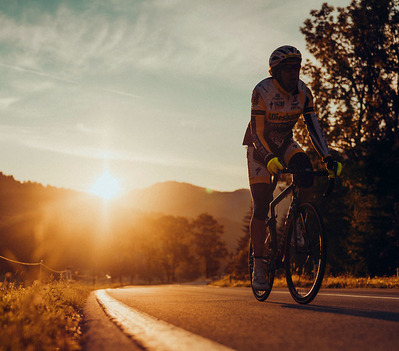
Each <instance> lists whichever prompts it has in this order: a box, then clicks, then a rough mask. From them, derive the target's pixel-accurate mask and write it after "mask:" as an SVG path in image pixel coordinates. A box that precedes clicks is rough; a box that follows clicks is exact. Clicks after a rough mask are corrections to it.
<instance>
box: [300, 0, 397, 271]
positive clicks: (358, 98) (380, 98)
mask: <svg viewBox="0 0 399 351" xmlns="http://www.w3.org/2000/svg"><path fill="white" fill-rule="evenodd" d="M398 5H399V2H398V0H354V1H352V2H351V4H350V5H349V6H347V7H345V8H337V9H335V8H334V7H332V6H329V5H328V4H327V3H324V4H323V5H322V7H321V9H320V10H313V11H311V12H310V15H311V18H310V19H307V20H306V21H305V23H304V26H303V27H302V28H301V32H302V33H303V34H304V35H305V39H306V43H307V49H308V50H309V52H310V53H311V54H312V55H313V56H314V60H308V61H307V62H306V64H305V66H304V73H305V74H306V75H307V76H308V77H309V78H310V84H309V86H310V88H311V90H312V91H313V93H314V95H315V97H316V101H317V107H318V111H319V118H320V122H321V125H322V128H323V130H324V131H325V134H326V137H327V139H328V142H329V144H330V145H331V146H333V147H334V148H335V149H338V150H339V152H340V156H338V154H337V152H335V151H333V154H334V156H335V157H337V158H339V157H340V158H341V160H343V161H344V172H343V175H342V180H343V182H342V186H341V187H339V188H338V189H337V190H338V194H340V195H341V196H339V197H336V198H334V199H333V200H332V201H330V202H329V203H328V204H325V203H324V204H320V206H323V213H324V214H326V215H327V216H326V221H327V223H328V224H329V225H328V226H326V227H327V228H329V229H331V227H334V229H335V230H336V233H335V235H334V236H333V237H332V238H331V239H332V240H330V243H331V242H332V243H333V244H332V249H333V250H332V253H331V254H332V258H333V262H334V264H335V267H332V270H334V269H335V270H336V271H338V272H339V271H342V270H351V271H352V272H353V273H356V274H371V275H374V274H392V273H393V272H394V271H395V268H396V267H398V266H399V260H398V257H399V236H398V230H397V220H396V219H395V218H396V217H395V216H396V215H397V208H398V199H399V187H398V184H397V179H399V95H398V93H399V6H398ZM298 136H299V138H302V139H301V140H302V141H303V142H304V143H306V141H305V139H304V137H303V136H301V135H298ZM342 209H345V211H342ZM343 212H344V213H343ZM332 235H333V234H332ZM332 235H331V236H332ZM337 243H338V244H337ZM339 250H341V251H339Z"/></svg>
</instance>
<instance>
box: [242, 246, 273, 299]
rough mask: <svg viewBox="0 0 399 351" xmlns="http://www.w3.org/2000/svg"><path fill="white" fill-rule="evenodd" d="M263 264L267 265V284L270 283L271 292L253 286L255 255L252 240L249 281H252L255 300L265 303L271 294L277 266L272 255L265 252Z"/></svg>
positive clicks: (249, 255) (249, 256) (249, 257)
mask: <svg viewBox="0 0 399 351" xmlns="http://www.w3.org/2000/svg"><path fill="white" fill-rule="evenodd" d="M263 264H264V265H265V270H266V279H267V282H268V283H269V286H270V290H257V289H255V288H254V287H253V286H252V272H253V269H254V253H253V247H252V240H251V241H250V243H249V254H248V268H249V279H250V280H251V288H252V293H253V294H254V296H255V298H256V299H257V300H258V301H265V300H266V299H267V298H268V297H269V295H270V292H271V290H272V287H273V282H274V273H275V267H274V266H275V264H274V262H273V260H272V255H271V253H266V252H265V255H264V257H263Z"/></svg>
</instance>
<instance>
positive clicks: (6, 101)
mask: <svg viewBox="0 0 399 351" xmlns="http://www.w3.org/2000/svg"><path fill="white" fill-rule="evenodd" d="M18 100H19V98H18V97H16V96H10V97H2V98H0V109H3V108H7V107H10V106H11V105H12V104H14V103H15V102H17V101H18Z"/></svg>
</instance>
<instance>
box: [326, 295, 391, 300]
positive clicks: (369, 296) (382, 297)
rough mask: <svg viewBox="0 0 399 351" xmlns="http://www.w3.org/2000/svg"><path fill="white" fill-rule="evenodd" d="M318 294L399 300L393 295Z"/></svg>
mask: <svg viewBox="0 0 399 351" xmlns="http://www.w3.org/2000/svg"><path fill="white" fill-rule="evenodd" d="M318 295H324V296H339V297H357V298H364V299H385V300H399V297H394V296H373V295H350V294H334V293H331V294H329V293H318Z"/></svg>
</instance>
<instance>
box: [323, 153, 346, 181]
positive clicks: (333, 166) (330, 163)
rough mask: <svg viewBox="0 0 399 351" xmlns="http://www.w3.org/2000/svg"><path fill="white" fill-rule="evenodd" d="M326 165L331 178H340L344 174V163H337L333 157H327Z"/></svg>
mask: <svg viewBox="0 0 399 351" xmlns="http://www.w3.org/2000/svg"><path fill="white" fill-rule="evenodd" d="M324 163H325V164H326V167H327V170H328V173H329V176H328V177H329V178H335V177H339V176H340V175H341V172H342V163H341V162H338V161H335V160H334V159H333V158H332V157H331V156H327V157H326V158H325V159H324Z"/></svg>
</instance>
